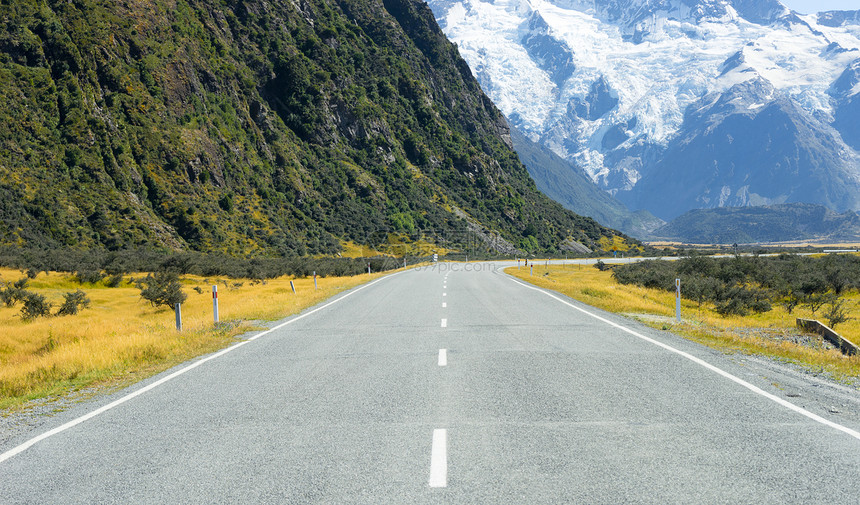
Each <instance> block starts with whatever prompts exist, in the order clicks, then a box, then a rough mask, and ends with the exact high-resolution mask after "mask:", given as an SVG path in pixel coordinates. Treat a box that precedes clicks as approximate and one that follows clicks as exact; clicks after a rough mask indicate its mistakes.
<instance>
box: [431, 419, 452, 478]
mask: <svg viewBox="0 0 860 505" xmlns="http://www.w3.org/2000/svg"><path fill="white" fill-rule="evenodd" d="M428 484H430V487H447V486H448V430H446V429H444V428H442V429H436V430H433V446H432V447H431V449H430V481H429V482H428Z"/></svg>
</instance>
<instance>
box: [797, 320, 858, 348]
mask: <svg viewBox="0 0 860 505" xmlns="http://www.w3.org/2000/svg"><path fill="white" fill-rule="evenodd" d="M797 327H798V328H800V329H801V330H803V331H808V332H811V333H817V334H819V335H821V336H822V337H824V338H826V339H827V340H828V341H829V342H831V343H832V344H833V345H835V346H836V347H838V348H839V350H841V351H842V354H847V355H849V356H854V355H857V354H860V347H857V346H856V345H855V344H854V343H853V342H851V341H850V340H847V339H845V337H843V336H842V335H840V334H838V333H836V332H835V331H833V330H831V329H830V328H829V327H828V326H827V325H825V324H824V323H822V322H820V321H817V320H815V319H800V318H797Z"/></svg>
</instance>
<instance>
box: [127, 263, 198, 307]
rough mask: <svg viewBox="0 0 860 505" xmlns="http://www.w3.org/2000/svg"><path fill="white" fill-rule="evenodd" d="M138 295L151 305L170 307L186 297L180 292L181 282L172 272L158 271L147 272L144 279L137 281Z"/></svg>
mask: <svg viewBox="0 0 860 505" xmlns="http://www.w3.org/2000/svg"><path fill="white" fill-rule="evenodd" d="M137 287H138V289H140V297H141V298H143V299H144V300H146V301H148V302H149V303H151V304H152V306H153V307H158V306H161V305H163V306H165V307H170V308H171V309H173V308H175V307H176V304H177V303H182V302H184V301H185V299H186V298H187V297H188V295H186V294H185V293H184V292H182V283H180V282H179V276H178V275H176V273H174V272H158V273H156V274H155V275H154V276H153V275H152V274H149V275H147V276H146V278H145V279H141V280H139V281H137Z"/></svg>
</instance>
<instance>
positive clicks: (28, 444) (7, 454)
mask: <svg viewBox="0 0 860 505" xmlns="http://www.w3.org/2000/svg"><path fill="white" fill-rule="evenodd" d="M406 271H407V272H408V270H406ZM401 273H403V272H397V273H394V274H391V275H386V276H385V277H382V278H379V279H376V280H375V281H372V282H369V283H367V284H365V285H363V286H359V287H358V288H356V289H354V290H352V291H349V292H347V293H346V294H344V295H343V296H341V297H339V298H336V299H334V300H332V301H330V302H328V303H326V304H325V305H322V306H320V307H317V308H315V309H313V310H310V311H308V312H305V313H304V314H300V315H298V316H296V317H294V318H292V319H290V320H289V321H286V322H283V323H281V324H279V325H277V326H275V327H272V328H270V329H268V330H266V331H264V332H262V333H259V334H257V335H254V336H253V337H251V338H249V339H247V340H243V341H241V342H238V343H236V344H233V345H231V346H230V347H228V348H226V349H223V350H221V351H218V352H217V353H215V354H213V355H211V356H208V357H206V358H203V359H201V360H199V361H195V362H194V363H192V364H190V365H188V366H187V367H185V368H183V369H181V370H177V371H175V372H173V373H172V374H170V375H168V376H167V377H162V378H161V379H159V380H157V381H155V382H153V383H152V384H150V385H148V386H145V387H142V388H140V389H138V390H137V391H134V392H132V393H129V394H127V395H125V396H123V397H122V398H119V399H117V400H114V401H113V402H111V403H108V404H107V405H104V406H102V407H99V408H98V409H96V410H94V411H92V412H90V413H88V414H86V415H83V416H81V417H78V418H77V419H73V420H71V421H69V422H67V423H65V424H63V425H60V426H57V427H56V428H54V429H52V430H49V431H46V432H45V433H42V434H41V435H39V436H36V437H33V438H31V439H30V440H27V441H26V442H24V443H23V444H21V445H19V446H17V447H14V448H12V449H10V450H8V451H6V452H4V453H3V454H0V463H2V462H4V461H6V460H7V459H9V458H12V457H14V456H16V455H18V454H20V453H22V452H24V451H26V450H27V449H29V448H30V447H33V446H34V445H36V444H37V443H39V442H41V441H42V440H45V439H47V438H50V437H52V436H54V435H56V434H58V433H62V432H64V431H66V430H68V429H69V428H73V427H75V426H77V425H79V424H81V423H83V422H85V421H89V420H90V419H92V418H94V417H96V416H98V415H100V414H103V413H105V412H107V411H108V410H111V409H112V408H114V407H118V406H120V405H122V404H123V403H125V402H127V401H129V400H131V399H132V398H135V397H137V396H140V395H142V394H144V393H146V392H148V391H151V390H153V389H155V388H157V387H158V386H161V385H162V384H164V383H165V382H168V381H170V380H173V379H175V378H176V377H179V376H180V375H182V374H184V373H186V372H189V371H191V370H193V369H195V368H197V367H198V366H200V365H202V364H203V363H206V362H207V361H211V360H213V359H216V358H220V357H221V356H223V355H225V354H227V353H228V352H231V351H235V350H236V349H238V348H240V347H242V346H243V345H246V344H249V343H251V342H253V341H254V340H257V339H258V338H260V337H262V336H265V335H268V334H269V333H272V332H273V331H275V330H279V329H281V328H283V327H284V326H287V325H289V324H293V323H295V322H296V321H298V320H300V319H304V318H306V317H308V316H309V315H311V314H313V313H315V312H319V311H321V310H323V309H324V308H326V307H329V306H331V305H334V304H335V303H338V302H340V301H341V300H343V299H345V298H347V297H350V296H352V295H354V294H355V293H358V292H359V291H361V290H362V289H364V288H369V287H370V286H372V285H374V284H376V283H377V282H379V281H382V280H384V279H390V278H391V277H394V276H395V275H399V274H401Z"/></svg>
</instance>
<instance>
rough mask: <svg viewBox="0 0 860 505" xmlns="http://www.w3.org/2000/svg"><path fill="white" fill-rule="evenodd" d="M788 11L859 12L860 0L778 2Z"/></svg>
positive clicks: (787, 0)
mask: <svg viewBox="0 0 860 505" xmlns="http://www.w3.org/2000/svg"><path fill="white" fill-rule="evenodd" d="M780 1H781V2H782V4H783V5H785V6H786V7H788V8H789V9H794V10H796V11H797V12H800V13H802V14H812V13H815V12H821V11H838V10H843V11H846V10H860V0H780Z"/></svg>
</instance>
